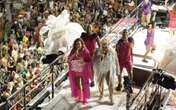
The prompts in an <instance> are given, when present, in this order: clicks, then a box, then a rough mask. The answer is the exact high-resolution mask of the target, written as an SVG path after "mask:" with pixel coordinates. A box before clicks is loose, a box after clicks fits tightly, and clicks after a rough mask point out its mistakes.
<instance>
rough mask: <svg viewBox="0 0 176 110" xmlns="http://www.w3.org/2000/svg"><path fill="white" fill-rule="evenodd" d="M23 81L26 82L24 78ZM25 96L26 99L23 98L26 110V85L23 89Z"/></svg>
mask: <svg viewBox="0 0 176 110" xmlns="http://www.w3.org/2000/svg"><path fill="white" fill-rule="evenodd" d="M23 83H24V84H25V83H26V82H25V80H24V79H23ZM23 97H24V100H23V107H24V110H26V86H25V87H24V89H23Z"/></svg>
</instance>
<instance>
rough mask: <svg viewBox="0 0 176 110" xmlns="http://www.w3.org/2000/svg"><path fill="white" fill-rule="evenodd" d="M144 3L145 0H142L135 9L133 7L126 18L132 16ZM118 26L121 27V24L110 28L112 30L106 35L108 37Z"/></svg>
mask: <svg viewBox="0 0 176 110" xmlns="http://www.w3.org/2000/svg"><path fill="white" fill-rule="evenodd" d="M142 5H143V2H141V3H140V4H139V5H138V6H137V7H136V8H135V9H133V10H132V11H131V12H130V13H129V14H128V15H127V16H126V17H125V18H124V19H126V18H129V17H131V15H132V14H133V13H134V12H135V11H136V10H137V9H138V8H139V7H140V6H142ZM118 27H119V25H116V26H115V27H111V28H110V29H109V30H110V31H109V32H108V33H107V34H106V35H105V36H104V37H107V36H108V35H109V34H110V33H112V32H113V31H114V30H115V29H116V28H118ZM121 31H122V29H121Z"/></svg>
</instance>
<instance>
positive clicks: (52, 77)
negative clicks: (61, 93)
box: [50, 64, 54, 98]
mask: <svg viewBox="0 0 176 110" xmlns="http://www.w3.org/2000/svg"><path fill="white" fill-rule="evenodd" d="M53 69H54V64H52V65H51V71H50V72H51V85H52V98H54V73H53Z"/></svg>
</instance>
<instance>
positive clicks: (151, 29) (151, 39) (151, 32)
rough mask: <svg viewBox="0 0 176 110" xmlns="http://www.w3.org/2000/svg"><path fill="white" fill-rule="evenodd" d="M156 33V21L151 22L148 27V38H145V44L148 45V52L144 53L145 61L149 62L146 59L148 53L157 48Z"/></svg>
mask: <svg viewBox="0 0 176 110" xmlns="http://www.w3.org/2000/svg"><path fill="white" fill-rule="evenodd" d="M154 33H155V24H154V22H151V23H149V25H148V29H147V38H146V40H145V42H144V43H145V46H146V52H145V54H144V58H143V60H142V61H143V62H146V63H147V62H148V61H147V60H146V58H147V55H148V53H150V52H153V51H154V50H155V45H154Z"/></svg>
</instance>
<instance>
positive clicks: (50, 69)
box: [1, 55, 67, 110]
mask: <svg viewBox="0 0 176 110" xmlns="http://www.w3.org/2000/svg"><path fill="white" fill-rule="evenodd" d="M61 58H63V55H61V56H58V57H57V58H56V59H55V60H54V61H53V62H52V63H51V64H49V65H47V66H46V67H45V68H44V69H43V70H42V71H41V74H40V75H37V76H36V77H34V78H33V79H31V80H30V81H28V82H26V81H24V86H23V87H22V88H20V89H19V90H17V91H16V92H15V93H14V94H12V95H11V96H10V97H9V98H8V99H7V101H6V103H4V104H2V105H1V107H2V106H4V107H6V109H7V110H15V109H17V110H26V109H27V104H28V103H29V102H30V101H31V100H32V99H33V98H34V97H35V96H36V95H37V94H38V93H39V92H40V91H41V90H43V89H46V88H48V87H49V86H51V87H52V91H51V93H52V98H54V91H55V90H54V89H55V87H56V85H57V84H56V83H57V82H55V80H56V78H57V77H59V75H60V76H61V77H64V76H63V75H62V73H61V71H60V70H59V69H58V68H59V65H55V63H56V62H58V61H59V60H60V59H61ZM56 66H58V67H56ZM65 69H67V68H65ZM54 70H56V71H57V72H59V73H54ZM42 74H44V75H42ZM61 79H63V78H61ZM25 82H26V83H25ZM60 83H62V82H60ZM60 83H59V84H60Z"/></svg>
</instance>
